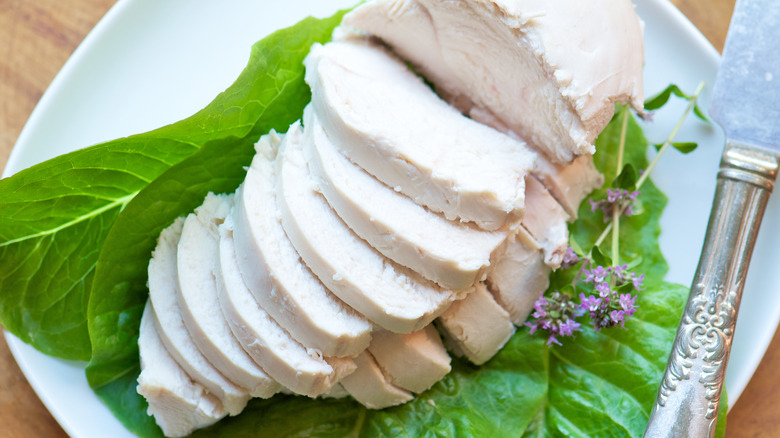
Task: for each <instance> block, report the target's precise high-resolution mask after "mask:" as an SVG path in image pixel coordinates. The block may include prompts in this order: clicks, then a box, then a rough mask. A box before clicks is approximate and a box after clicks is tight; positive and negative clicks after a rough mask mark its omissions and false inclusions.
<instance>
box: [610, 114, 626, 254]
mask: <svg viewBox="0 0 780 438" xmlns="http://www.w3.org/2000/svg"><path fill="white" fill-rule="evenodd" d="M621 116H622V117H623V120H622V122H623V123H622V125H621V127H620V142H619V143H618V155H617V166H616V167H615V178H617V177H619V176H620V172H621V171H622V170H623V154H624V152H625V149H626V132H627V131H628V106H627V105H626V106H624V107H623V109H622V114H621ZM618 210H620V209H618V208H614V209H613V210H612V223H613V224H614V226H613V227H612V263H613V264H614V266H618V265H620V246H619V245H620V211H618Z"/></svg>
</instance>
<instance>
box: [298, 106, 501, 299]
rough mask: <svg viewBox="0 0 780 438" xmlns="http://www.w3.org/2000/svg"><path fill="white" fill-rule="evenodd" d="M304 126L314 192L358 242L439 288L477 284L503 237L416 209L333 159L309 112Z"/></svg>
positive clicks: (346, 162)
mask: <svg viewBox="0 0 780 438" xmlns="http://www.w3.org/2000/svg"><path fill="white" fill-rule="evenodd" d="M304 123H305V125H306V129H305V135H304V139H305V140H304V154H305V155H306V157H307V161H308V163H309V169H310V170H311V173H312V176H314V178H315V180H316V183H317V186H318V189H319V190H320V192H321V193H322V194H323V196H325V198H326V199H327V200H328V203H329V204H330V206H331V207H333V209H334V210H335V211H336V213H338V215H339V216H340V217H341V219H342V220H343V221H344V222H345V223H346V224H347V225H349V227H350V228H351V229H352V230H353V231H354V232H355V233H356V234H357V235H358V236H360V237H361V238H362V239H365V240H366V241H367V242H368V243H369V244H371V246H373V247H374V248H376V250H377V251H379V252H380V253H382V254H383V255H384V256H385V257H387V258H389V259H391V260H393V261H394V262H396V263H398V264H401V265H403V266H406V267H408V268H411V269H414V270H415V271H417V272H419V273H420V275H422V276H423V277H425V278H427V279H429V280H431V281H434V282H436V283H438V284H439V285H441V286H443V287H446V288H450V289H454V290H462V289H466V288H468V287H470V286H471V285H473V284H474V283H475V282H477V281H480V280H482V279H483V277H484V276H485V273H486V271H487V269H488V267H489V266H490V260H491V259H492V258H493V255H494V254H495V253H497V252H499V251H501V246H502V244H503V242H504V240H505V239H506V237H507V233H506V232H503V231H484V230H480V229H479V228H478V227H476V226H474V225H472V224H466V223H462V222H455V221H449V220H447V219H446V218H444V217H443V216H441V215H439V214H436V213H433V212H432V211H430V210H428V209H426V208H425V207H422V206H420V205H418V204H416V203H415V202H414V201H412V200H411V199H410V198H408V197H406V196H404V195H403V194H401V193H398V192H396V191H395V190H393V189H391V188H390V187H388V186H386V185H384V184H382V183H381V182H379V181H377V180H376V178H374V177H372V176H371V175H369V174H368V173H366V172H365V171H364V170H363V169H361V168H360V167H358V166H356V165H355V164H354V163H352V162H351V161H349V159H347V158H346V157H345V156H344V155H343V154H341V153H339V151H338V149H336V146H334V145H333V143H332V142H331V141H330V139H329V138H328V136H327V135H326V134H325V131H323V129H322V126H321V125H320V123H319V120H317V117H316V116H315V115H314V113H313V111H311V107H307V109H306V110H305V111H304Z"/></svg>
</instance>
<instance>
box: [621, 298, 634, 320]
mask: <svg viewBox="0 0 780 438" xmlns="http://www.w3.org/2000/svg"><path fill="white" fill-rule="evenodd" d="M635 302H636V297H634V296H631V294H621V295H620V307H621V308H622V309H623V310H624V311H625V316H626V317H630V316H632V315H633V314H634V312H636V306H635V305H634V303H635Z"/></svg>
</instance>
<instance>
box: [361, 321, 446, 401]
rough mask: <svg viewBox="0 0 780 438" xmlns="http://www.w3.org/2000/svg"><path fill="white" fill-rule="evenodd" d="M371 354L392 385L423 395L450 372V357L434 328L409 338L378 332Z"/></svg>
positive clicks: (411, 334)
mask: <svg viewBox="0 0 780 438" xmlns="http://www.w3.org/2000/svg"><path fill="white" fill-rule="evenodd" d="M368 351H369V352H371V355H372V356H374V359H375V360H376V362H377V364H378V365H379V367H380V368H382V370H384V372H385V373H386V374H387V376H388V377H389V378H390V383H392V384H393V385H395V386H397V387H399V388H402V389H406V390H407V391H411V392H415V393H421V392H423V391H426V390H427V389H429V388H430V387H431V386H433V384H434V383H436V382H438V381H439V380H441V379H442V378H443V377H444V376H446V375H447V373H449V372H450V355H449V354H447V350H446V349H445V348H444V344H442V342H441V338H440V337H439V333H438V332H437V331H436V328H434V326H433V325H432V324H429V325H427V326H425V328H423V329H422V330H419V331H416V332H414V333H409V334H399V333H391V332H388V331H377V332H375V333H374V337H373V339H371V344H370V345H369V346H368Z"/></svg>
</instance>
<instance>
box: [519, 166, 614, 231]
mask: <svg viewBox="0 0 780 438" xmlns="http://www.w3.org/2000/svg"><path fill="white" fill-rule="evenodd" d="M533 175H534V176H535V177H536V178H538V179H539V181H541V182H542V184H544V186H545V187H546V188H547V190H549V191H550V194H551V195H552V196H553V197H554V198H555V200H557V201H558V203H560V204H561V206H562V207H563V208H564V210H566V213H568V214H569V220H570V221H571V220H574V219H577V210H578V209H579V208H580V204H581V203H582V201H583V200H584V199H585V198H586V197H587V196H588V195H589V194H590V192H592V191H593V190H596V189H597V188H599V187H601V185H602V184H604V175H602V174H601V173H599V171H598V170H597V169H596V166H595V165H594V164H593V157H592V156H590V155H583V156H581V157H579V158H577V159H576V160H574V161H572V162H571V163H569V164H567V165H565V166H564V165H561V164H555V163H553V162H551V161H550V160H548V159H547V158H546V157H544V156H541V155H540V156H539V159H537V160H536V165H535V166H534V171H533Z"/></svg>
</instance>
